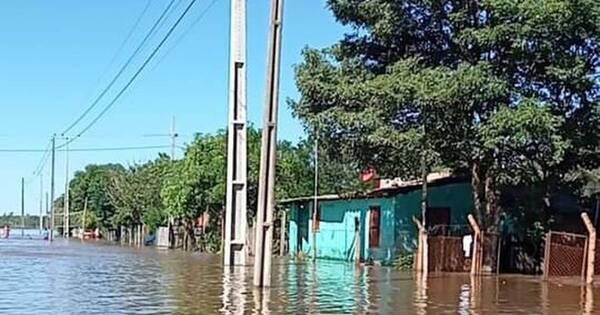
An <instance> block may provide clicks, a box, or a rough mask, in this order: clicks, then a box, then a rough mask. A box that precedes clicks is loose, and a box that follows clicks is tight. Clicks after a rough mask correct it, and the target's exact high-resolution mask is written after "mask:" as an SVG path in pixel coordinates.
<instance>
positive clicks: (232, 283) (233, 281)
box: [221, 266, 246, 314]
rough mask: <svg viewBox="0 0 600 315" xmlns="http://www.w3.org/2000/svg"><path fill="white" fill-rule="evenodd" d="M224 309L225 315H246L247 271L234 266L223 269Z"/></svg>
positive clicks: (222, 310)
mask: <svg viewBox="0 0 600 315" xmlns="http://www.w3.org/2000/svg"><path fill="white" fill-rule="evenodd" d="M222 296H223V308H222V309H221V313H224V314H245V307H246V269H245V268H243V267H236V266H233V267H231V268H228V267H226V268H223V295H222Z"/></svg>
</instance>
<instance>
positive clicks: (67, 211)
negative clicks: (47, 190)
mask: <svg viewBox="0 0 600 315" xmlns="http://www.w3.org/2000/svg"><path fill="white" fill-rule="evenodd" d="M65 141H66V148H65V200H64V202H63V218H64V219H63V237H64V238H69V228H70V226H69V225H70V215H71V214H70V207H69V206H70V204H69V138H68V137H66V138H65Z"/></svg>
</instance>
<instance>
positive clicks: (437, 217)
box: [425, 207, 450, 228]
mask: <svg viewBox="0 0 600 315" xmlns="http://www.w3.org/2000/svg"><path fill="white" fill-rule="evenodd" d="M425 221H426V222H425V223H426V224H427V228H431V227H435V226H443V227H447V226H448V225H450V208H448V207H427V212H426V213H425Z"/></svg>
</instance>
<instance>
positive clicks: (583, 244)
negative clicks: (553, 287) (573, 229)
mask: <svg viewBox="0 0 600 315" xmlns="http://www.w3.org/2000/svg"><path fill="white" fill-rule="evenodd" d="M587 241H588V238H587V236H585V235H581V234H573V233H565V232H556V231H550V232H548V233H547V234H546V245H545V246H546V248H545V251H544V276H545V277H546V278H548V277H575V276H583V275H584V272H585V263H586V248H587Z"/></svg>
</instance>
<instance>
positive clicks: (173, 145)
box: [169, 116, 178, 161]
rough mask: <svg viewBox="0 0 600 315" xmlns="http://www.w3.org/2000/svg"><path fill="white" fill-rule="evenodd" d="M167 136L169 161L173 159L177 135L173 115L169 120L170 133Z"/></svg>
mask: <svg viewBox="0 0 600 315" xmlns="http://www.w3.org/2000/svg"><path fill="white" fill-rule="evenodd" d="M169 136H170V137H171V161H175V147H176V142H175V141H176V140H177V137H178V134H177V132H175V116H173V119H172V120H171V134H169Z"/></svg>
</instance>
